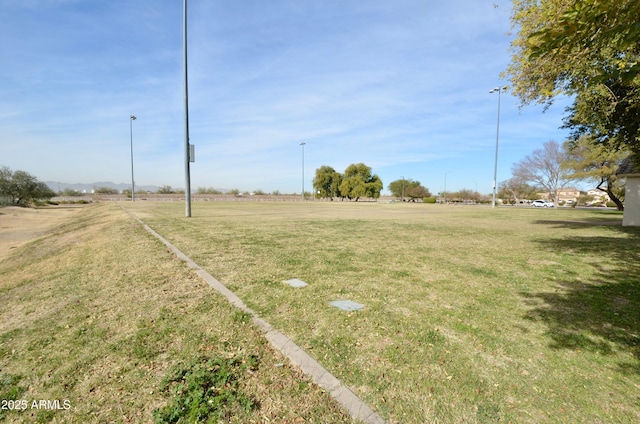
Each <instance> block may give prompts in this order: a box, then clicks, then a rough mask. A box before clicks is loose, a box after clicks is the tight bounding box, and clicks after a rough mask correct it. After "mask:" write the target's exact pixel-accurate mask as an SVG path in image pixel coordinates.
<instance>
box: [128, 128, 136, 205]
mask: <svg viewBox="0 0 640 424" xmlns="http://www.w3.org/2000/svg"><path fill="white" fill-rule="evenodd" d="M135 120H136V117H135V116H134V115H131V116H129V135H130V138H131V201H132V202H135V200H136V184H135V180H134V179H133V121H135Z"/></svg>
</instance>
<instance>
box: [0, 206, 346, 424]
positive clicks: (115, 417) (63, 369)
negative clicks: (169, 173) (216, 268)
mask: <svg viewBox="0 0 640 424" xmlns="http://www.w3.org/2000/svg"><path fill="white" fill-rule="evenodd" d="M0 213H2V209H0ZM15 213H18V212H15ZM0 218H1V217H0ZM0 223H2V222H1V221H0ZM0 227H1V228H4V227H2V226H0ZM6 231H13V229H12V228H9V230H6ZM0 317H2V319H1V320H0V401H1V402H2V405H1V408H0V421H4V422H20V423H34V422H40V423H50V422H58V423H98V422H99V423H115V422H119V423H128V422H135V423H150V422H154V421H155V422H158V423H160V422H162V423H165V422H177V417H182V421H180V422H184V423H193V422H199V421H201V418H199V417H204V416H208V417H210V418H211V422H233V423H252V422H255V423H258V422H260V423H262V422H278V423H281V422H283V423H336V422H351V420H350V419H349V417H348V415H346V414H345V412H344V411H342V410H341V409H340V408H339V407H338V406H337V405H336V403H335V402H334V401H333V400H332V399H331V398H330V397H329V395H328V394H327V393H324V392H323V391H322V390H320V389H319V388H318V387H317V386H315V385H313V384H311V383H310V382H309V380H308V379H306V378H305V377H304V376H302V375H301V374H300V373H299V372H298V371H297V370H296V369H292V368H291V367H290V366H289V365H288V363H287V361H286V360H285V358H283V357H282V355H280V354H279V353H278V352H274V351H273V350H272V349H271V348H270V347H269V345H268V344H267V342H266V341H265V339H264V337H263V335H262V334H261V333H260V332H259V331H257V330H256V329H255V328H254V327H253V325H251V324H250V319H249V317H248V316H246V315H245V314H244V313H240V312H238V311H237V310H236V309H235V308H233V307H232V306H230V305H229V304H228V303H227V302H226V300H224V299H223V298H222V297H221V296H219V295H217V293H215V292H214V291H213V290H212V289H211V288H210V287H209V286H208V285H207V284H206V283H205V282H203V281H201V280H200V279H199V278H198V277H197V276H195V275H194V274H193V272H191V271H190V270H189V269H187V267H186V266H185V265H184V264H183V263H181V262H180V261H179V260H177V259H176V258H175V256H173V255H172V254H170V253H168V251H167V249H166V247H165V246H164V245H163V244H161V243H160V242H159V241H157V240H156V239H155V238H153V237H152V236H151V235H149V234H148V233H147V232H146V231H145V230H144V229H142V228H141V226H140V225H139V224H138V223H137V222H135V221H134V220H133V219H131V217H130V216H129V215H128V214H126V213H125V212H124V211H122V210H121V209H120V208H119V207H118V206H117V205H115V204H113V203H104V204H99V205H92V206H87V207H84V208H83V209H82V210H81V211H79V212H76V213H74V215H73V218H72V219H71V218H70V219H67V220H66V221H62V222H61V223H60V225H59V226H58V227H57V228H56V229H55V230H53V231H50V232H49V233H47V234H44V235H41V236H40V237H39V238H38V239H36V240H35V241H33V242H30V243H27V244H23V245H21V246H19V247H17V248H15V249H9V250H7V251H6V252H0ZM34 401H35V404H34ZM13 408H18V409H19V410H18V411H15V410H14V411H11V410H9V409H13Z"/></svg>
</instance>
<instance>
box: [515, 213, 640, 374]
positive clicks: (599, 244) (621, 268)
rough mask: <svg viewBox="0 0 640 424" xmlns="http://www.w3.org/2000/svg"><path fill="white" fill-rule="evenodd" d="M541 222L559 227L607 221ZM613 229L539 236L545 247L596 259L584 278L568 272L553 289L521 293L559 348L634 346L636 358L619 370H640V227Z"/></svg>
mask: <svg viewBox="0 0 640 424" xmlns="http://www.w3.org/2000/svg"><path fill="white" fill-rule="evenodd" d="M538 223H539V224H544V225H554V226H557V227H559V228H584V226H585V225H603V224H602V223H600V224H596V223H594V222H581V223H577V222H566V221H539V222H538ZM605 225H606V224H605ZM608 232H610V233H611V232H614V233H617V234H616V235H612V236H606V233H605V235H603V236H595V237H587V236H579V235H578V236H574V237H564V238H557V239H546V240H539V241H538V243H539V244H540V245H541V247H542V248H543V249H546V250H551V251H557V252H563V253H566V252H573V253H574V254H577V255H585V256H587V257H590V258H593V262H592V263H591V264H588V265H586V266H587V267H589V270H588V272H587V273H586V274H585V273H582V275H581V276H580V278H577V277H576V276H575V274H573V275H571V274H569V275H567V274H565V275H564V277H563V278H561V279H559V280H558V284H559V286H560V287H559V288H558V289H557V290H556V291H554V292H549V291H545V292H540V293H522V295H523V296H524V297H525V298H527V299H528V300H529V302H530V304H532V305H534V308H533V309H532V310H531V311H530V312H529V313H528V314H527V318H529V319H532V320H536V321H542V322H544V323H545V324H546V325H547V326H548V327H549V336H550V337H551V339H552V343H551V347H552V348H554V349H571V350H578V349H580V350H584V351H593V352H598V353H599V354H603V355H610V354H614V353H617V352H620V351H626V352H631V353H632V354H633V355H634V356H635V358H636V361H632V362H630V363H623V364H620V370H621V371H623V372H625V373H637V374H640V228H628V227H622V226H620V225H616V226H611V227H609V229H608ZM585 275H586V276H585Z"/></svg>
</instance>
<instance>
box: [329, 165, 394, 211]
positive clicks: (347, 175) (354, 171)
mask: <svg viewBox="0 0 640 424" xmlns="http://www.w3.org/2000/svg"><path fill="white" fill-rule="evenodd" d="M382 187H383V184H382V180H381V179H380V177H378V176H377V175H375V174H371V168H370V167H368V166H367V165H365V164H364V163H358V164H351V165H349V166H348V167H347V169H345V171H344V175H343V177H342V182H341V183H340V187H339V189H340V195H341V196H344V197H346V198H348V199H349V200H352V199H354V200H355V201H356V202H357V201H358V199H360V198H361V197H370V198H378V197H380V192H381V191H382Z"/></svg>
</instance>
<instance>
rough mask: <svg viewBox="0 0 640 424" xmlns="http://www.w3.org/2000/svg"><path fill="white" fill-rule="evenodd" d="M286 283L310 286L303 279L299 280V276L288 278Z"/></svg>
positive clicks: (294, 285) (293, 285)
mask: <svg viewBox="0 0 640 424" xmlns="http://www.w3.org/2000/svg"><path fill="white" fill-rule="evenodd" d="M285 283H287V284H289V285H290V286H291V287H306V286H308V284H307V283H305V282H304V281H302V280H298V279H297V278H294V279H292V280H286V281H285Z"/></svg>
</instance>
